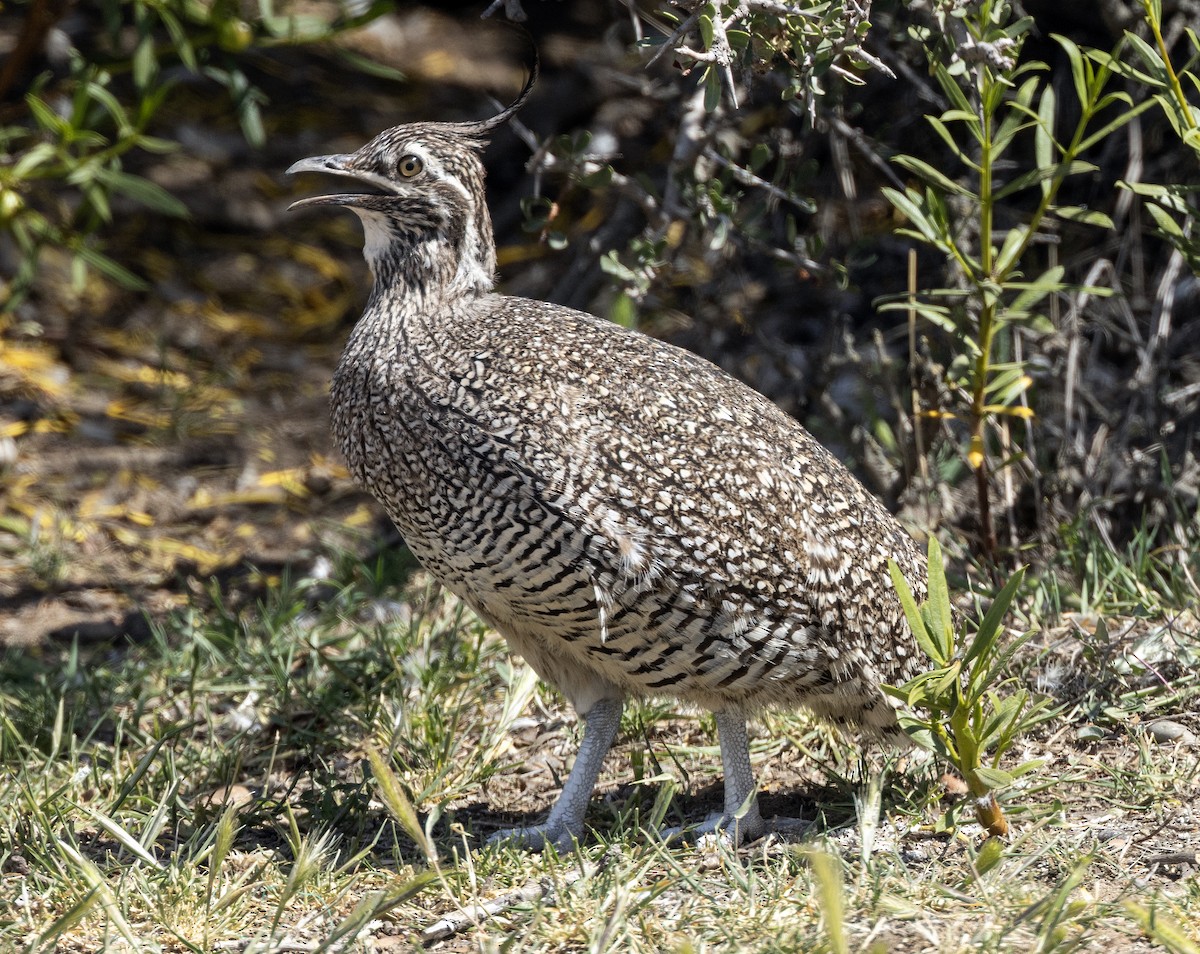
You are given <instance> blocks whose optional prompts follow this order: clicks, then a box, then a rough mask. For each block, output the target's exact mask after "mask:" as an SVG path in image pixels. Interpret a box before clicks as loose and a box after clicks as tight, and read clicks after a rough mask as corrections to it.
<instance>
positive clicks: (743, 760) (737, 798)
mask: <svg viewBox="0 0 1200 954" xmlns="http://www.w3.org/2000/svg"><path fill="white" fill-rule="evenodd" d="M716 717H717V736H718V738H719V739H720V741H721V768H722V770H723V771H724V773H725V816H724V819H723V822H724V824H723V825H722V826H721V827H723V828H725V827H728V828H732V829H733V830H734V833H735V836H736V837H735V841H737V842H743V841H753V840H754V839H755V838H760V837H762V835H764V834H765V833H766V826H765V825H764V824H763V819H762V815H761V814H759V811H758V784H757V783H756V782H755V781H754V769H752V768H751V767H750V743H749V742H748V741H747V740H746V719H745V717H744V716H741V715H737V714H735V713H732V712H718V713H716ZM743 812H744V814H742V813H743ZM739 815H741V817H740V818H739V817H738V816H739Z"/></svg>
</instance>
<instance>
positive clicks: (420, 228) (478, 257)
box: [287, 64, 537, 296]
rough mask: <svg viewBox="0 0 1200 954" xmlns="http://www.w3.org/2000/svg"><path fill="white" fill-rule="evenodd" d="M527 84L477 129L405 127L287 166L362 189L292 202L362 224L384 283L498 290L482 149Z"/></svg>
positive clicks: (428, 290) (453, 290)
mask: <svg viewBox="0 0 1200 954" xmlns="http://www.w3.org/2000/svg"><path fill="white" fill-rule="evenodd" d="M536 79H537V67H536V64H535V66H534V69H533V70H532V71H531V73H530V77H529V80H528V82H527V83H526V84H525V88H524V89H523V90H521V94H520V95H519V96H518V97H517V98H516V100H514V101H513V102H512V104H510V105H509V106H508V107H507V108H505V109H504V110H502V111H501V112H500V113H498V114H497V115H495V116H493V117H492V118H491V119H486V120H483V121H481V122H472V123H439V122H428V123H406V124H404V125H401V126H394V127H392V128H391V129H388V130H386V131H384V132H382V133H380V134H379V135H378V136H376V137H375V138H374V139H372V140H371V141H370V142H368V143H367V144H366V145H365V146H363V147H362V148H360V149H359V150H357V151H356V152H352V153H347V154H344V155H334V156H313V157H311V158H309V159H301V160H300V161H299V162H296V163H293V164H292V166H291V167H290V168H289V169H288V170H287V171H288V173H289V174H293V173H297V172H324V173H329V174H332V175H337V176H344V177H346V178H348V179H353V180H355V181H356V182H357V183H359V184H360V185H361V186H364V187H365V188H363V189H358V190H356V191H354V192H351V193H338V194H335V195H318V196H312V197H310V198H307V199H300V200H299V201H298V202H293V203H292V205H291V206H290V207H289V211H290V210H292V209H307V208H312V207H314V206H322V205H333V206H343V207H345V208H348V209H350V210H352V211H353V212H355V213H356V214H357V215H358V217H359V218H360V219H361V220H362V223H363V232H364V237H365V242H364V246H363V255H364V256H365V257H366V259H367V264H369V265H370V266H371V272H372V273H373V274H374V276H375V281H376V285H377V287H380V288H381V289H382V288H388V287H392V286H394V285H396V284H397V283H401V284H403V285H407V286H408V287H409V289H410V290H416V291H419V292H421V293H422V294H425V295H429V294H442V295H451V296H453V295H458V294H464V293H473V294H481V293H483V292H486V291H488V290H490V289H491V287H492V282H493V276H494V273H495V269H496V252H495V239H494V236H493V235H492V223H491V218H490V216H489V215H488V210H487V202H486V198H485V196H484V190H483V180H484V170H483V163H482V161H481V160H480V153H481V152H482V150H483V147H484V146H485V145H486V144H487V140H488V136H489V135H490V134H491V132H492V130H494V129H496V128H497V127H498V126H501V125H503V124H504V123H505V122H507V121H508V120H509V119H511V118H512V116H513V114H514V113H516V111H517V110H518V109H520V108H521V107H522V106H523V105H524V104H525V101H526V100H527V99H528V98H529V93H530V91H531V90H532V89H533V84H534V81H535V80H536Z"/></svg>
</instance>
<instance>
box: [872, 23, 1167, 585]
mask: <svg viewBox="0 0 1200 954" xmlns="http://www.w3.org/2000/svg"><path fill="white" fill-rule="evenodd" d="M965 10H966V12H965V13H963V14H962V15H961V16H956V17H949V15H947V17H948V22H949V21H950V20H953V21H954V23H955V28H956V29H958V30H961V31H963V36H962V37H961V38H960V41H961V42H960V43H959V44H958V45H954V44H952V43H949V41H947V40H944V39H943V40H942V41H940V42H935V41H934V39H933V34H932V33H931V32H921V31H918V32H919V33H920V35H921V37H922V38H923V39H924V40H925V41H926V42H927V43H928V44H930V46H929V47H928V49H929V56H930V59H931V62H932V63H933V74H934V78H935V80H936V81H937V84H938V86H939V87H940V88H941V90H942V93H943V94H944V95H945V97H946V99H947V100H948V101H949V103H950V104H951V105H950V108H949V109H948V110H946V111H945V112H943V113H942V114H941V115H939V116H927V117H926V119H927V120H928V122H929V124H930V126H931V127H932V128H933V131H934V132H935V133H936V134H937V136H938V137H939V138H940V140H941V141H942V142H944V143H945V144H946V146H947V147H948V148H949V149H950V151H951V153H952V154H953V156H954V157H955V158H956V159H957V160H958V163H959V164H960V166H961V175H960V177H959V178H955V177H954V176H953V175H952V174H948V173H947V172H945V171H943V170H941V169H938V168H935V167H934V166H933V165H931V164H930V163H928V162H926V161H924V160H923V159H920V158H918V157H916V156H912V155H900V156H897V157H895V162H896V163H897V164H898V165H900V166H902V167H903V168H904V169H905V170H906V171H907V172H908V173H910V174H911V175H912V176H913V177H915V178H916V179H917V180H919V182H920V184H919V185H911V186H908V187H906V188H905V189H903V190H900V189H892V188H885V189H884V190H883V192H884V195H885V196H886V197H887V198H888V200H889V201H890V202H891V203H892V205H893V206H894V207H895V208H896V210H897V211H898V212H899V213H900V214H901V215H902V216H903V217H904V219H905V220H906V224H905V225H904V226H903V227H902V228H901V229H900V230H899V231H900V234H902V235H906V236H908V237H910V238H913V239H916V240H917V241H919V242H921V243H924V244H926V245H928V246H930V247H932V248H934V249H936V250H937V251H938V252H940V253H941V254H942V255H944V256H945V258H946V260H947V262H948V264H949V266H950V271H951V273H952V274H953V275H954V276H955V279H954V280H953V281H949V282H948V283H947V284H948V285H949V286H952V287H943V288H930V289H921V290H913V291H912V292H910V294H909V295H907V296H903V297H899V296H898V297H897V298H894V299H892V300H888V301H885V302H884V303H883V304H882V306H881V307H882V309H883V310H904V311H908V312H909V313H915V315H917V316H919V317H921V318H923V319H925V320H926V321H927V322H929V323H930V324H931V325H932V326H933V327H935V328H937V329H939V330H940V331H941V332H942V333H944V335H945V336H946V337H947V338H948V340H949V342H950V347H951V352H952V360H951V361H950V362H949V365H948V368H947V372H946V376H947V382H946V383H947V385H948V389H949V392H950V394H951V395H953V396H954V398H953V399H954V401H955V404H956V406H953V407H950V408H946V409H943V408H936V409H923V413H926V414H929V415H932V416H937V417H939V418H943V419H957V420H962V421H964V422H965V430H966V458H967V462H968V463H969V465H970V467H971V468H972V470H973V471H974V473H975V485H976V506H977V510H978V515H979V522H980V528H981V536H982V543H983V552H984V554H985V556H986V557H987V558H988V559H989V561H992V562H994V561H995V558H996V549H997V543H996V531H995V525H994V521H993V518H992V511H991V503H990V495H989V494H990V491H989V488H990V478H991V474H992V473H993V471H994V470H996V469H997V468H996V467H995V466H993V464H992V460H993V458H994V456H995V453H996V449H997V447H998V446H1002V447H1004V448H1005V449H1007V448H1008V446H1009V442H1008V441H1007V440H1005V441H996V440H995V439H994V432H997V431H999V430H1000V429H1002V428H1006V423H1005V422H1006V421H1007V420H1008V419H1011V418H1014V417H1015V418H1024V419H1029V418H1031V417H1032V416H1033V410H1032V409H1031V407H1030V405H1029V403H1028V401H1027V399H1026V397H1025V392H1026V390H1027V389H1028V388H1029V386H1030V385H1031V384H1032V378H1031V376H1030V375H1029V374H1028V373H1027V368H1026V366H1025V363H1024V362H1023V361H1022V360H1020V358H1019V357H1017V356H1016V355H1015V349H1014V345H1013V331H1014V328H1016V327H1023V328H1026V329H1031V330H1032V331H1034V332H1049V331H1051V330H1052V326H1051V325H1050V322H1049V321H1048V319H1046V318H1045V316H1044V314H1043V311H1042V309H1044V308H1045V307H1046V303H1047V301H1048V300H1049V299H1050V298H1051V297H1052V296H1054V295H1058V294H1060V293H1062V292H1063V291H1065V290H1067V289H1068V288H1070V287H1072V286H1071V285H1070V283H1069V282H1068V280H1067V278H1066V276H1065V269H1064V268H1063V266H1061V265H1059V264H1050V265H1043V264H1039V263H1038V262H1037V261H1036V260H1035V258H1034V256H1033V255H1032V254H1031V247H1032V245H1033V243H1034V240H1035V238H1036V237H1037V236H1038V235H1039V234H1040V233H1042V232H1043V231H1045V230H1047V229H1049V228H1052V227H1054V225H1053V220H1055V219H1057V220H1058V221H1059V222H1067V223H1081V224H1087V225H1093V226H1099V227H1101V228H1112V222H1111V221H1110V219H1109V218H1108V216H1107V215H1105V214H1103V213H1101V212H1099V211H1096V210H1092V209H1088V208H1085V207H1083V206H1078V205H1061V204H1059V201H1058V199H1059V192H1060V189H1061V187H1062V185H1063V184H1064V182H1066V180H1067V179H1068V178H1070V177H1071V176H1075V175H1078V174H1080V173H1085V172H1091V171H1094V170H1095V168H1096V167H1095V166H1093V165H1092V164H1091V163H1089V162H1086V161H1085V160H1084V159H1083V158H1082V157H1083V156H1084V155H1085V154H1086V153H1087V152H1088V151H1089V150H1090V149H1092V148H1093V147H1095V146H1097V145H1098V144H1100V143H1101V142H1102V141H1103V140H1104V139H1105V138H1107V137H1108V136H1110V135H1112V134H1113V133H1114V132H1115V131H1116V130H1118V129H1120V128H1121V127H1122V126H1123V125H1125V124H1126V123H1127V122H1129V121H1130V120H1131V119H1132V118H1133V117H1134V116H1136V115H1137V114H1138V113H1139V112H1141V111H1142V110H1143V109H1145V108H1146V106H1147V105H1148V104H1147V103H1142V104H1139V105H1134V103H1133V102H1132V100H1131V99H1130V97H1129V96H1128V95H1127V94H1126V93H1124V92H1120V91H1113V90H1110V89H1109V85H1110V79H1111V77H1112V69H1111V68H1110V66H1109V65H1108V64H1107V63H1106V62H1101V63H1099V64H1098V63H1097V62H1096V61H1094V60H1093V59H1091V58H1089V57H1088V56H1087V55H1085V54H1084V52H1083V51H1082V50H1081V49H1080V48H1079V47H1078V46H1077V45H1076V44H1075V43H1074V42H1072V41H1071V40H1069V39H1067V38H1066V37H1061V36H1060V37H1055V40H1056V41H1057V42H1058V44H1059V45H1060V46H1061V47H1062V50H1063V52H1064V53H1065V54H1066V57H1067V59H1068V61H1069V63H1070V67H1071V79H1072V81H1073V88H1074V92H1075V96H1076V99H1077V100H1078V105H1077V107H1073V108H1072V109H1070V110H1067V112H1068V113H1069V114H1071V115H1073V116H1074V117H1075V118H1074V125H1073V128H1071V129H1069V131H1068V134H1067V135H1066V136H1063V135H1062V133H1061V131H1060V129H1059V125H1060V124H1059V109H1058V101H1057V94H1056V92H1055V87H1054V86H1053V84H1051V83H1047V82H1045V81H1044V80H1043V79H1042V77H1041V75H1040V74H1042V73H1043V72H1045V71H1046V70H1047V66H1046V64H1045V63H1042V62H1038V61H1028V62H1024V63H1020V64H1019V65H1018V58H1017V57H1018V54H1019V51H1020V46H1021V43H1022V41H1023V39H1024V37H1025V35H1026V33H1027V32H1028V31H1029V29H1030V27H1031V26H1032V22H1033V21H1032V20H1031V19H1029V18H1021V19H1015V18H1014V16H1013V13H1012V9H1011V6H1010V4H1009V3H1007V2H1005V0H985V2H982V3H979V4H977V5H971V6H970V7H968V8H965ZM914 29H915V28H914ZM963 49H969V50H972V51H974V53H973V54H972V55H970V56H966V55H962V50H963ZM1018 144H1020V145H1021V146H1023V147H1027V148H1029V150H1030V151H1031V153H1032V156H1033V159H1034V161H1033V164H1032V166H1026V165H1025V164H1024V163H1022V164H1020V165H1008V164H1007V154H1008V153H1009V152H1010V150H1012V149H1013V148H1014V147H1015V146H1017V145H1018ZM1008 168H1011V169H1012V170H1013V171H1012V172H1011V173H1006V172H1005V171H1004V170H1006V169H1008ZM1018 197H1020V198H1021V199H1025V200H1027V205H1026V209H1027V211H1026V212H1025V213H1024V214H1023V217H1022V218H1021V220H1020V221H1016V222H1014V223H1013V224H1012V225H1009V226H1007V227H1004V226H1003V225H1002V221H1003V220H1002V219H1001V218H1000V216H999V213H1000V211H1001V208H1004V209H1005V210H1009V209H1011V208H1012V206H1013V205H1014V200H1016V199H1017V198H1018ZM1087 291H1088V292H1089V293H1091V294H1093V295H1097V296H1103V295H1108V294H1111V291H1110V290H1109V289H1107V288H1089V289H1087ZM1018 458H1019V454H1011V453H1009V454H1008V456H1007V459H1005V460H1003V461H1002V462H1001V464H1000V465H999V466H1000V467H1003V466H1005V465H1006V464H1009V463H1012V462H1014V461H1015V460H1016V459H1018Z"/></svg>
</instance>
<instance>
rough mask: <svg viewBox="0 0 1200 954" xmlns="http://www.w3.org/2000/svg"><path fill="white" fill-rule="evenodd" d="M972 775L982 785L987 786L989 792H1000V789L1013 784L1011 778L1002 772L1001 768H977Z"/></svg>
mask: <svg viewBox="0 0 1200 954" xmlns="http://www.w3.org/2000/svg"><path fill="white" fill-rule="evenodd" d="M974 775H976V778H977V779H979V781H982V782H983V784H984V785H986V786H988V788H989V790H991V791H994V792H996V791H1000V790H1001V788H1007V787H1008V786H1009V785H1012V784H1013V776H1012V775H1009V774H1008V773H1007V772H1004V770H1003V769H1001V768H989V767H988V766H979V767H978V768H977V769H976V770H974Z"/></svg>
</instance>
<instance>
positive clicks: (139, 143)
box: [0, 0, 394, 332]
mask: <svg viewBox="0 0 1200 954" xmlns="http://www.w3.org/2000/svg"><path fill="white" fill-rule="evenodd" d="M64 9H65V8H64ZM383 9H384V7H383V5H381V4H378V3H376V4H372V5H370V6H368V7H366V8H364V9H362V10H361V11H359V12H356V13H355V14H353V15H352V16H344V17H340V18H335V19H332V20H330V19H329V18H321V17H317V16H312V15H293V14H287V15H283V14H278V13H276V12H275V10H274V8H273V5H272V4H271V3H270V2H269V0H263V3H261V4H260V7H259V13H258V16H256V17H251V18H249V19H244V18H243V17H244V16H245V14H244V13H243V12H242V11H240V9H239V7H238V5H237V4H233V3H227V2H220V0H219V2H216V3H211V4H202V3H196V2H193V0H165V2H161V0H106V2H104V3H101V4H100V5H99V9H98V10H97V11H96V16H97V17H98V18H99V20H100V24H101V27H100V29H98V30H96V31H94V33H93V34H92V35H90V36H89V37H88V40H87V42H86V43H82V44H81V46H82V47H83V48H72V49H71V50H70V51H69V58H68V68H67V70H66V71H65V74H64V75H63V76H62V77H61V78H54V77H52V76H51V75H50V74H44V75H42V76H39V77H37V78H36V79H35V81H34V82H33V84H32V86H31V88H30V90H29V91H28V92H27V93H26V95H25V96H24V106H25V109H24V110H23V111H16V112H15V113H10V114H9V115H10V116H11V118H9V119H7V121H6V122H5V124H4V125H2V126H0V157H2V158H3V159H4V160H5V161H4V162H2V163H0V235H3V234H7V235H9V236H11V238H12V239H13V242H14V243H15V245H16V247H17V249H18V251H19V253H20V255H19V260H18V265H17V268H16V270H15V273H14V274H13V275H12V277H11V279H8V280H6V281H3V282H0V313H3V312H9V311H12V310H13V309H14V308H15V307H16V306H17V305H19V304H20V303H21V301H23V300H24V299H25V297H26V296H27V295H28V293H29V290H30V287H31V285H32V283H33V279H34V275H35V274H36V272H37V268H38V262H39V260H40V259H41V256H42V252H43V251H44V250H46V249H48V248H58V249H61V250H62V251H63V252H65V253H66V256H67V259H68V261H69V265H70V273H71V278H72V281H73V283H74V285H75V287H76V289H79V288H82V286H83V283H84V281H85V279H86V277H87V274H88V272H89V271H90V270H95V271H96V272H99V273H100V274H102V275H104V276H105V277H106V278H108V279H110V280H113V281H115V282H117V283H118V284H119V285H121V286H123V287H126V288H134V289H137V288H141V287H143V286H144V283H143V282H142V280H141V279H140V278H139V277H138V276H137V275H135V274H134V273H133V272H132V271H131V270H130V269H129V268H127V267H126V266H125V265H123V264H121V263H120V262H118V261H117V260H116V259H114V258H112V257H110V256H109V255H107V254H105V252H104V243H103V241H102V240H101V239H102V236H103V235H104V233H105V230H106V229H107V228H108V227H109V226H110V225H111V224H112V222H113V212H112V206H113V202H114V200H115V199H117V198H123V199H126V200H131V201H133V202H136V203H138V204H140V205H142V206H143V207H145V208H147V209H149V210H150V211H151V212H154V213H157V214H160V215H166V216H174V217H182V216H184V215H186V214H187V210H186V208H185V206H184V205H183V203H182V202H180V201H179V200H178V199H177V198H175V197H174V196H172V195H170V194H169V193H168V192H167V191H166V190H165V189H163V188H161V187H160V186H158V185H156V184H155V183H153V182H151V181H150V180H148V179H146V178H143V177H141V176H138V175H134V174H132V173H130V172H129V171H127V169H126V168H125V161H126V159H127V157H128V156H129V155H130V154H131V153H133V152H135V151H142V152H150V153H162V152H169V151H171V150H173V149H175V148H176V147H177V144H176V143H175V142H173V141H171V140H168V139H164V138H161V137H159V136H155V135H152V134H151V132H150V130H151V129H152V127H153V124H154V121H155V119H156V118H157V117H158V115H159V114H160V112H161V111H162V109H163V107H164V105H165V104H167V103H168V102H170V99H171V94H172V92H173V90H174V87H175V85H176V84H175V81H174V79H173V78H172V77H171V75H170V74H169V73H168V72H167V68H168V67H171V66H181V67H183V70H184V71H186V73H189V74H192V75H193V76H201V77H204V78H205V79H206V80H208V81H211V82H212V83H214V84H215V85H216V86H218V87H219V88H222V89H224V90H225V92H226V94H227V95H228V97H229V101H230V103H231V105H232V107H233V111H234V113H235V115H236V117H237V120H238V123H239V125H240V127H241V130H242V133H243V135H244V136H245V137H246V140H247V142H249V143H250V144H251V145H253V146H260V145H262V144H263V142H264V141H265V139H266V133H265V131H264V128H263V121H262V106H263V104H264V103H265V102H266V97H265V95H264V94H263V93H262V91H261V90H259V89H258V88H257V87H256V86H255V84H254V83H253V82H252V81H251V79H250V77H249V75H248V74H247V72H246V71H245V69H244V64H243V62H242V59H241V58H242V56H243V54H246V53H248V52H252V51H254V50H256V49H257V50H262V49H269V48H271V47H275V46H282V45H296V44H303V43H313V42H317V41H322V40H328V39H329V38H331V37H332V36H334V35H335V34H337V33H338V32H340V31H342V30H345V29H348V28H350V27H354V26H358V25H361V24H362V23H364V22H366V21H368V20H370V19H372V18H374V17H376V16H378V15H379V14H380V13H381V12H383ZM38 15H40V14H38V12H37V11H36V10H33V11H30V12H29V13H28V14H27V16H28V17H30V18H31V19H32V18H35V17H36V16H38ZM113 51H117V52H115V53H114V52H113ZM355 65H359V66H361V65H363V64H362V63H361V62H360V61H356V64H355ZM13 72H15V71H9V73H13ZM373 72H376V73H380V72H387V71H385V70H383V68H381V67H374V68H373ZM6 75H7V74H6ZM393 75H394V74H393ZM3 92H5V90H2V89H0V94H3ZM72 193H74V194H77V195H78V197H79V201H77V202H75V201H70V199H69V198H68V197H69V196H70V195H71V194H72ZM4 330H5V328H4V326H3V324H0V332H2V331H4Z"/></svg>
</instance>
